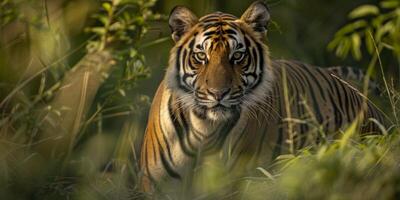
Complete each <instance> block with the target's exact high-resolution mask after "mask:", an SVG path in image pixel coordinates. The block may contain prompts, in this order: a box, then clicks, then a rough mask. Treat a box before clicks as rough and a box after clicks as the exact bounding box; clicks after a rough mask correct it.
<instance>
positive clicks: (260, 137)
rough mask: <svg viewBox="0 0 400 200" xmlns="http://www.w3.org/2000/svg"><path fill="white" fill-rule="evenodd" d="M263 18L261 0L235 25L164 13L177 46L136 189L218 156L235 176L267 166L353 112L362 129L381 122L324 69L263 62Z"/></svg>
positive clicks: (221, 16)
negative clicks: (139, 181)
mask: <svg viewBox="0 0 400 200" xmlns="http://www.w3.org/2000/svg"><path fill="white" fill-rule="evenodd" d="M174 15H176V17H174ZM268 19H269V14H268V9H267V8H266V6H265V4H263V3H261V2H256V3H254V4H253V5H252V6H250V8H249V9H248V10H247V11H246V12H245V13H244V15H243V16H242V17H241V18H240V19H238V18H236V17H234V16H232V15H229V14H225V13H221V12H217V13H213V14H209V15H206V16H204V17H203V18H201V19H199V20H197V18H196V17H195V16H194V15H192V13H190V12H189V11H188V10H187V9H185V8H183V7H178V8H176V9H174V11H172V13H171V17H170V26H172V27H171V29H172V32H173V35H172V36H173V39H174V40H175V42H176V45H175V47H174V48H173V49H172V50H171V56H170V61H169V67H168V69H167V72H166V76H165V78H164V80H163V81H162V83H161V84H160V85H159V88H158V90H157V92H156V94H155V96H154V99H153V103H152V106H151V110H150V114H149V120H148V124H147V129H146V133H145V137H144V141H143V146H142V152H141V163H140V165H141V169H142V171H143V178H142V185H143V187H144V190H145V191H151V185H152V183H156V184H157V183H159V182H161V181H162V180H182V178H183V177H184V176H185V173H187V171H186V170H185V168H187V165H188V164H189V163H192V162H195V161H198V160H199V156H201V157H207V156H209V155H219V156H220V157H221V160H222V161H223V163H224V164H225V165H226V167H227V169H229V170H232V171H234V172H238V174H240V172H239V171H241V170H243V169H252V168H254V167H255V166H262V165H266V164H268V163H271V161H272V160H273V159H274V158H275V157H276V156H278V155H280V154H284V153H287V152H292V151H293V150H295V149H298V148H301V147H304V146H305V145H307V144H309V142H312V141H315V140H316V139H321V138H320V136H318V134H313V133H318V132H320V131H323V132H324V133H332V134H331V135H332V137H334V134H333V133H335V132H338V131H339V130H340V129H342V128H345V127H346V126H347V125H349V124H350V123H351V122H353V121H354V120H355V119H356V118H358V116H360V114H361V113H362V116H363V117H362V120H363V121H362V122H361V124H362V125H361V127H362V131H363V132H373V131H376V130H377V127H375V126H374V125H373V124H372V123H369V122H368V121H367V119H368V118H376V119H377V120H378V121H383V116H382V115H381V114H380V113H379V111H378V110H377V109H376V108H374V106H373V105H372V104H371V103H370V102H368V101H367V100H366V99H365V98H363V96H362V95H361V94H360V92H358V91H357V90H356V89H354V88H353V87H352V86H350V85H349V84H347V83H345V82H344V81H343V80H341V79H340V78H338V77H337V76H335V75H334V74H333V73H332V71H330V70H325V69H323V68H317V67H313V66H310V65H307V64H302V63H300V62H296V61H285V60H274V61H272V60H270V58H269V53H268V48H267V46H266V45H265V44H264V43H263V42H262V39H263V34H264V32H265V31H266V30H265V29H264V28H265V27H266V23H267V22H268ZM187 26H188V27H187ZM200 160H201V159H200Z"/></svg>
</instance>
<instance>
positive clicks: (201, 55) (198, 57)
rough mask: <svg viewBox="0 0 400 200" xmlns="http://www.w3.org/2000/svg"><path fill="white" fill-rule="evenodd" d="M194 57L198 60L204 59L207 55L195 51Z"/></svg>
mask: <svg viewBox="0 0 400 200" xmlns="http://www.w3.org/2000/svg"><path fill="white" fill-rule="evenodd" d="M196 57H197V59H199V60H205V59H206V58H207V55H206V54H205V53H203V52H198V53H196Z"/></svg>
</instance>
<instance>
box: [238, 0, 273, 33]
mask: <svg viewBox="0 0 400 200" xmlns="http://www.w3.org/2000/svg"><path fill="white" fill-rule="evenodd" d="M240 19H241V20H242V21H244V22H245V23H247V24H248V25H250V26H251V27H252V28H253V30H254V31H256V32H260V33H262V34H266V33H267V26H268V22H269V20H270V14H269V9H268V6H267V4H265V3H264V2H263V1H256V2H254V3H252V4H251V5H250V6H249V8H247V10H246V11H245V12H244V13H243V15H242V17H240Z"/></svg>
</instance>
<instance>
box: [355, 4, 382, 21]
mask: <svg viewBox="0 0 400 200" xmlns="http://www.w3.org/2000/svg"><path fill="white" fill-rule="evenodd" d="M378 14H379V8H378V7H376V6H374V5H368V4H367V5H362V6H359V7H357V8H355V9H354V10H353V11H351V12H350V14H349V18H350V19H354V18H359V17H365V16H368V15H378Z"/></svg>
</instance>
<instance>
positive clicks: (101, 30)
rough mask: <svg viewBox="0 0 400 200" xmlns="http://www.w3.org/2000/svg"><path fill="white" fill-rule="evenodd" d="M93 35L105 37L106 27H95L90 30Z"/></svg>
mask: <svg viewBox="0 0 400 200" xmlns="http://www.w3.org/2000/svg"><path fill="white" fill-rule="evenodd" d="M89 30H90V31H91V32H93V33H97V34H99V35H104V34H105V33H106V29H105V28H104V27H93V28H90V29H89Z"/></svg>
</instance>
